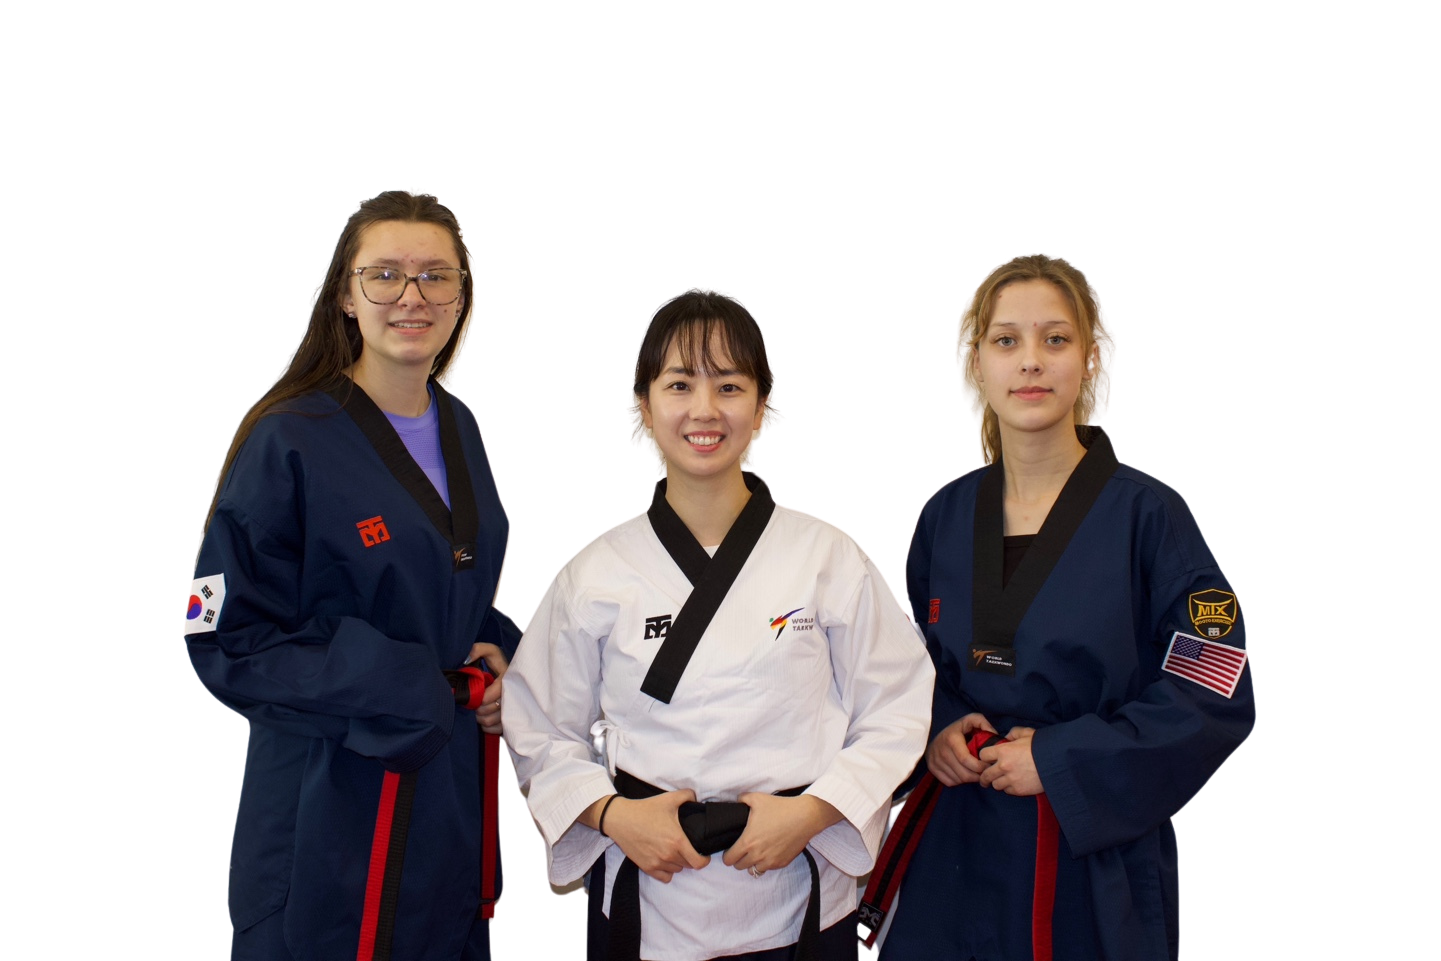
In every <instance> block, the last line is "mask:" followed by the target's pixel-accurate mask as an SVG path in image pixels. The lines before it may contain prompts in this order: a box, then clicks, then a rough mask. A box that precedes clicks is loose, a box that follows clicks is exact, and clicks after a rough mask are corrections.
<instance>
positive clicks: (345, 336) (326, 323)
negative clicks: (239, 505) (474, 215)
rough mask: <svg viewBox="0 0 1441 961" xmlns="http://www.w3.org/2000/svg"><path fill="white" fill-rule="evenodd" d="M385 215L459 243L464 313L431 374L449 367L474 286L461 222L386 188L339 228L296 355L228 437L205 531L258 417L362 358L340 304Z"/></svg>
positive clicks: (356, 332) (354, 327) (431, 201)
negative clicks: (367, 237)
mask: <svg viewBox="0 0 1441 961" xmlns="http://www.w3.org/2000/svg"><path fill="white" fill-rule="evenodd" d="M387 220H393V221H402V222H406V223H424V224H436V225H438V226H440V227H444V228H445V230H446V231H447V232H448V233H449V234H450V239H451V241H452V242H453V243H454V244H455V254H456V256H457V257H458V258H459V259H460V268H461V270H463V271H465V274H464V280H463V281H462V283H461V288H460V298H461V310H460V316H459V317H458V318H457V319H456V324H455V331H454V333H452V334H451V335H450V340H449V341H447V342H446V345H445V346H444V347H442V348H441V350H440V353H439V354H437V355H436V358H435V364H434V366H432V368H431V374H432V375H433V376H435V377H439V376H441V375H442V374H444V373H445V371H446V368H448V367H449V366H450V362H451V360H452V359H453V358H454V357H455V352H456V350H457V349H458V348H459V347H460V341H461V338H462V337H464V335H465V324H466V321H468V320H469V319H470V309H471V303H472V298H471V291H472V289H473V286H474V283H473V281H472V279H471V275H470V255H469V252H468V251H467V250H466V249H465V241H464V240H462V239H461V236H460V223H459V222H458V221H457V220H456V219H455V214H453V213H451V212H450V209H449V208H447V207H445V206H444V205H442V204H441V203H440V201H438V200H436V199H435V198H434V197H432V196H431V195H430V194H411V193H407V192H406V191H404V190H387V191H386V192H385V193H383V194H379V195H378V196H375V197H372V198H370V199H369V200H367V201H365V202H364V203H362V204H361V205H360V209H359V210H357V211H356V212H355V213H353V214H351V216H350V220H348V221H347V222H346V224H345V229H344V230H342V231H341V232H340V239H339V240H338V241H336V243H335V254H334V256H332V257H331V259H330V267H329V268H328V269H327V270H326V272H325V283H324V284H322V285H321V287H320V293H319V295H318V296H317V297H316V298H315V307H314V308H313V309H312V310H311V311H310V326H309V327H307V328H306V330H305V336H304V337H303V338H302V339H301V341H300V346H299V347H298V348H296V351H295V356H294V357H292V358H291V359H290V366H289V367H288V368H287V369H286V371H285V373H283V374H281V375H280V379H279V380H277V381H276V382H275V386H273V387H271V388H270V390H268V391H266V392H265V396H263V397H261V398H260V399H259V400H258V401H256V402H255V405H254V406H253V407H251V408H250V410H249V411H247V412H246V414H245V416H244V417H243V418H241V420H240V426H239V427H238V428H236V431H235V438H234V439H233V440H232V441H231V442H230V450H229V451H227V452H226V454H225V464H224V466H222V467H221V468H220V477H219V479H218V480H217V481H216V484H215V496H214V497H212V498H211V500H210V512H209V513H207V514H206V515H205V527H206V529H207V530H208V529H209V527H210V520H211V518H212V517H214V516H215V506H216V504H218V503H219V502H220V491H221V488H222V487H224V485H225V478H226V477H227V476H228V475H229V473H230V468H231V467H232V466H233V465H234V463H235V455H236V454H237V453H238V452H239V451H240V447H241V445H242V444H244V443H245V441H246V439H247V438H249V437H250V433H251V431H253V430H254V429H255V425H256V424H257V423H259V421H260V419H261V418H262V417H264V416H265V415H267V414H274V413H278V412H280V411H282V410H284V409H285V408H284V405H285V404H286V403H287V402H288V401H292V400H294V399H295V398H297V397H300V396H301V395H303V394H308V393H310V392H311V391H314V390H328V389H330V388H332V387H336V386H339V385H344V384H347V383H348V378H347V377H346V376H345V372H346V371H347V370H349V369H350V368H351V367H352V366H354V364H355V362H356V361H357V360H359V359H360V351H361V348H362V346H364V342H363V341H362V340H361V337H360V326H359V325H358V324H357V323H356V322H355V320H354V319H353V318H350V317H347V316H346V315H345V310H344V309H343V308H342V306H341V304H342V301H343V299H344V297H345V292H346V290H347V289H348V287H349V284H350V268H351V261H353V260H354V259H355V256H356V253H357V251H358V250H359V248H360V235H361V234H362V233H363V232H364V231H365V228H367V227H369V226H370V225H372V224H377V223H380V222H382V221H387Z"/></svg>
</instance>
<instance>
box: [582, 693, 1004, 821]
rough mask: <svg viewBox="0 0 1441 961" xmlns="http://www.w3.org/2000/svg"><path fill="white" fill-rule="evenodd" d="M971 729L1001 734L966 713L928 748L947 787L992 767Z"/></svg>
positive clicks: (968, 781)
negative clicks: (975, 753) (972, 744)
mask: <svg viewBox="0 0 1441 961" xmlns="http://www.w3.org/2000/svg"><path fill="white" fill-rule="evenodd" d="M972 731H990V732H991V733H992V734H996V733H998V732H997V731H996V729H995V728H993V727H991V722H990V721H988V720H986V718H985V715H983V714H967V715H966V716H965V717H963V718H961V719H960V720H959V721H956V722H955V723H954V724H951V725H949V726H948V727H946V728H945V729H944V730H943V731H941V733H939V734H937V735H936V737H935V740H933V741H931V746H930V747H928V748H926V766H927V767H929V768H930V769H931V773H932V774H934V775H935V776H936V780H937V781H940V782H941V783H942V784H944V785H945V786H946V787H955V786H956V785H957V784H975V783H976V782H977V781H979V780H980V779H981V772H983V771H985V769H986V768H987V767H989V764H988V763H987V762H985V761H982V760H981V759H980V758H976V757H972V756H971V752H970V749H969V748H968V747H966V742H967V741H968V740H970V737H971V732H972ZM617 803H619V802H617ZM607 820H608V819H607Z"/></svg>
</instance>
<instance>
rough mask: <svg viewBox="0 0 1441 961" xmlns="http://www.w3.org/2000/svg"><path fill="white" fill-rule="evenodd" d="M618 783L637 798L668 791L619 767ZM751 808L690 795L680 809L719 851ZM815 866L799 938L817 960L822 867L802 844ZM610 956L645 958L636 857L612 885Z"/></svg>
mask: <svg viewBox="0 0 1441 961" xmlns="http://www.w3.org/2000/svg"><path fill="white" fill-rule="evenodd" d="M615 789H616V792H617V793H618V794H620V796H621V797H623V798H627V799H629V800H632V801H641V800H644V799H646V798H651V797H655V796H656V795H658V794H664V793H666V792H665V791H663V790H661V789H660V788H658V787H656V786H655V785H654V784H647V783H646V782H645V781H642V780H641V779H640V778H638V777H634V776H633V775H630V774H627V773H626V772H625V771H617V772H616V776H615ZM804 792H805V788H804V787H794V788H789V789H787V790H785V791H777V792H776V794H777V796H779V797H795V796H796V795H798V794H802V793H804ZM750 813H751V809H750V808H749V807H748V806H747V805H744V804H742V803H741V802H739V801H687V802H686V803H684V804H682V805H681V806H680V808H679V809H677V811H676V816H677V817H678V818H679V820H680V828H681V830H682V831H684V832H685V836H686V840H688V841H690V843H691V847H693V848H695V849H696V851H698V852H699V853H701V854H704V855H711V854H717V853H719V852H721V851H724V850H725V849H726V848H728V847H730V846H731V845H732V844H734V843H735V842H736V840H737V839H739V838H740V836H741V832H743V831H744V830H745V827H746V821H747V820H748V819H749V818H750ZM801 853H802V854H804V855H805V856H806V864H807V865H809V866H810V869H811V895H810V899H809V900H808V901H807V902H806V915H805V920H804V921H802V922H801V937H800V940H799V941H797V942H796V961H816V946H817V942H818V940H819V938H820V934H821V873H820V869H819V868H817V867H816V859H815V858H814V857H812V856H811V852H810V851H809V850H806V849H802V851H801ZM606 958H607V961H639V958H640V868H639V867H637V866H636V863H635V862H634V861H632V860H631V859H630V858H626V859H625V860H624V861H623V862H621V866H620V870H619V871H617V872H616V874H615V884H614V885H613V886H612V887H611V889H610V943H609V945H608V946H607V949H606Z"/></svg>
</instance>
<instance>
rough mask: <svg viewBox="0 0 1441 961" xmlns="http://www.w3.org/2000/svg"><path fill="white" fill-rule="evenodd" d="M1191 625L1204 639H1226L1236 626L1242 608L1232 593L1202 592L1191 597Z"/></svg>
mask: <svg viewBox="0 0 1441 961" xmlns="http://www.w3.org/2000/svg"><path fill="white" fill-rule="evenodd" d="M1190 605H1191V623H1192V624H1194V625H1195V626H1196V631H1197V633H1199V634H1200V635H1201V636H1202V637H1225V636H1226V635H1227V634H1229V633H1231V628H1233V627H1235V626H1236V615H1237V614H1238V613H1239V610H1240V606H1239V605H1238V604H1237V603H1236V595H1235V594H1232V593H1231V592H1230V591H1218V590H1214V589H1212V590H1209V591H1200V592H1198V593H1195V594H1192V595H1191V601H1190Z"/></svg>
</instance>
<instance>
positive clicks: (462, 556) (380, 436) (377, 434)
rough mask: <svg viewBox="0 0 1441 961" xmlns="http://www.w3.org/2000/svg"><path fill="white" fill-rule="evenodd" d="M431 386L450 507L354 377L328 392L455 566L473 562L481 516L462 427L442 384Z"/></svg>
mask: <svg viewBox="0 0 1441 961" xmlns="http://www.w3.org/2000/svg"><path fill="white" fill-rule="evenodd" d="M429 387H430V389H431V390H433V391H434V392H435V410H436V416H437V419H438V420H439V422H440V424H439V426H440V455H441V457H442V458H443V459H444V460H445V478H446V483H447V485H448V486H449V488H450V504H451V506H450V507H446V506H445V500H444V499H443V498H441V496H440V493H439V492H438V491H437V490H436V489H435V485H434V484H432V483H431V482H430V478H429V477H426V476H425V471H423V470H421V468H420V465H419V464H417V463H416V462H415V458H414V457H411V456H410V451H408V450H406V448H405V441H403V440H401V439H400V435H399V434H398V433H396V430H395V428H394V427H393V426H392V425H391V423H390V420H389V419H388V418H387V417H386V416H385V412H384V411H382V410H381V409H380V408H379V407H377V406H376V404H375V401H373V400H371V399H370V395H369V394H367V393H366V392H365V390H364V389H363V388H362V387H361V386H360V385H359V384H357V383H355V382H354V381H353V380H349V379H347V380H346V382H345V383H343V384H339V385H337V386H335V387H333V388H331V389H330V390H328V391H326V393H328V394H329V395H330V396H331V397H332V398H334V399H335V402H336V403H337V404H339V405H340V406H341V408H342V409H343V410H344V411H345V412H346V413H347V414H349V415H350V419H351V420H353V421H355V425H356V426H357V427H359V428H360V432H361V433H362V434H364V435H365V438H366V440H368V441H370V446H371V447H374V448H375V452H376V453H377V454H379V455H380V460H381V462H382V463H384V464H385V466H386V468H387V469H389V471H390V473H391V474H392V475H393V476H394V477H395V479H396V480H397V481H399V482H400V485H401V486H402V487H404V488H405V490H406V492H407V493H408V494H410V496H411V498H412V499H413V500H414V501H415V502H416V504H417V505H419V507H420V509H421V510H423V511H424V512H425V516H426V517H428V518H430V523H431V524H432V525H434V526H435V529H436V530H437V531H438V532H439V533H440V536H441V537H444V538H445V539H446V541H448V542H449V543H450V546H451V560H452V562H453V567H454V569H455V570H464V569H466V568H468V567H472V566H474V564H475V539H476V536H477V535H478V534H479V532H480V516H479V512H478V511H477V510H476V507H475V492H474V490H473V488H472V487H471V483H470V468H469V467H467V466H466V462H465V450H464V449H463V448H462V446H461V443H460V429H459V428H458V427H457V426H456V422H455V412H454V411H453V410H452V409H451V405H450V395H449V394H448V393H446V391H445V388H444V387H441V386H440V382H439V381H437V380H435V378H431V380H430V382H429Z"/></svg>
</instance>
